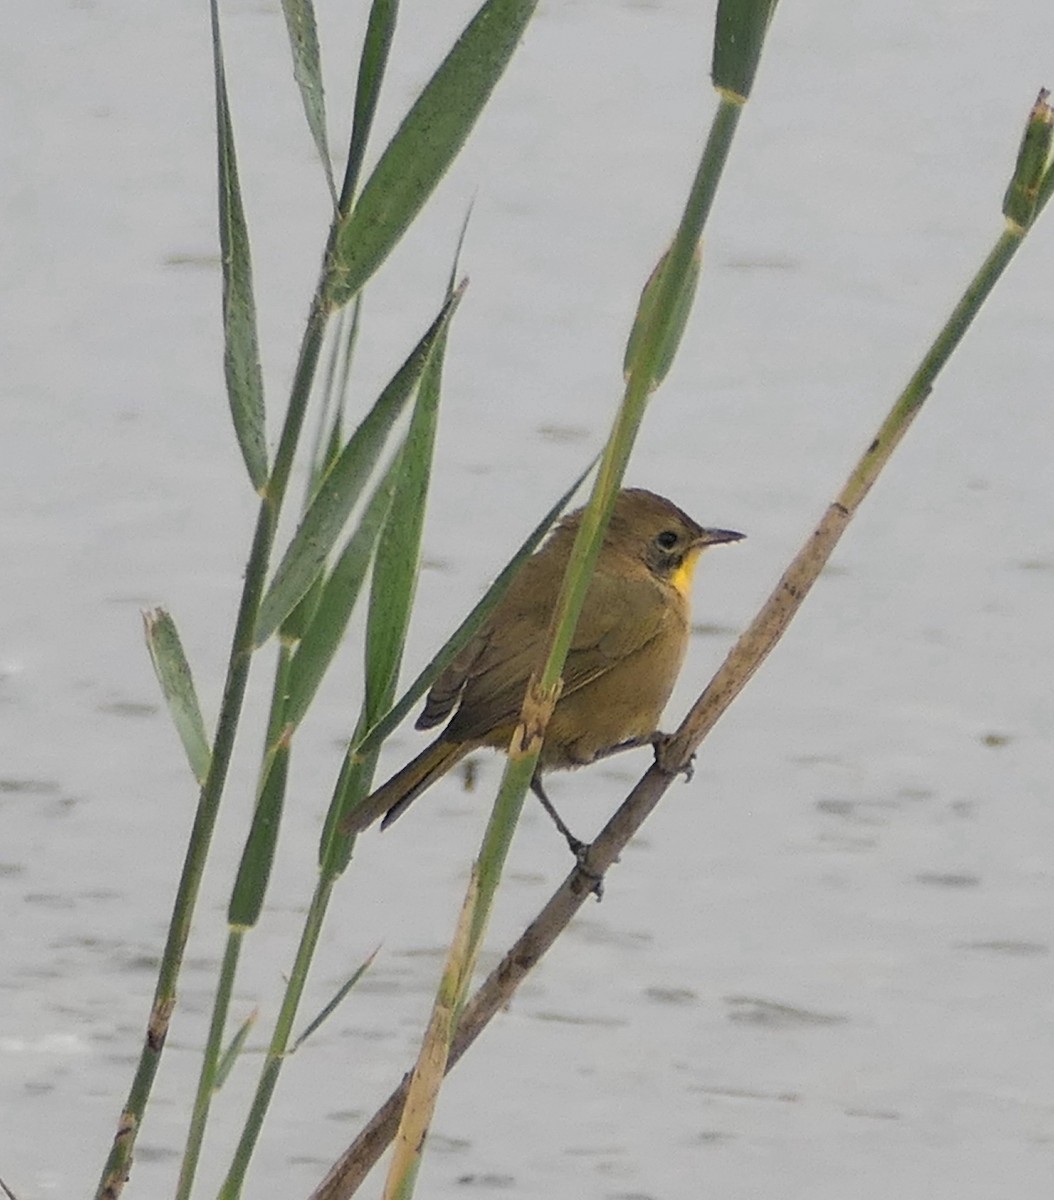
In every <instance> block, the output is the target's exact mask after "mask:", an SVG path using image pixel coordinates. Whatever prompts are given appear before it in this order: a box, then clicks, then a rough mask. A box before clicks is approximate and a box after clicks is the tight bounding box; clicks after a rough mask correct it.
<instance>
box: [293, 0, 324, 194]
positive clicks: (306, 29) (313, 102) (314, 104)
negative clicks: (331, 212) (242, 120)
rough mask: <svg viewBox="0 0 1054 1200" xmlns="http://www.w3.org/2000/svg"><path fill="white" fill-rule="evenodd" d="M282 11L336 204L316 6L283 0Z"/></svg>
mask: <svg viewBox="0 0 1054 1200" xmlns="http://www.w3.org/2000/svg"><path fill="white" fill-rule="evenodd" d="M282 11H283V12H284V13H285V24H286V28H287V29H288V30H289V45H290V47H291V49H292V51H293V78H294V79H295V80H296V85H297V87H298V88H299V89H300V99H301V101H302V103H303V105H304V116H306V117H307V127H308V129H310V130H311V136H312V137H313V138H314V139H315V147H316V149H317V150H318V156H319V158H321V159H322V169H323V170H324V171H325V172H326V183H327V184H328V185H329V194H330V195H331V196H332V197H333V203H334V204H336V202H337V185H336V183H335V182H334V181H333V164H332V162H331V161H330V157H329V138H328V134H327V132H326V94H325V90H324V89H323V87H322V60H321V55H320V54H319V49H318V29H317V27H316V25H315V6H314V4H313V3H312V0H282Z"/></svg>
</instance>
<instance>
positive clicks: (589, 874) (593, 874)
mask: <svg viewBox="0 0 1054 1200" xmlns="http://www.w3.org/2000/svg"><path fill="white" fill-rule="evenodd" d="M567 844H568V846H570V847H571V853H572V854H573V855H574V856H575V862H576V863H577V864H578V873H579V874H580V875H581V877H582V881H583V883H585V884H590V885H591V886H590V888H589V890H590V892H592V894H593V895H594V896H596V898H597V901H598V902H599V901H601V900H603V899H604V876H603V875H602V874H599V873H598V872H597V871H594V870H593V868H592V867H591V866H590V865H589V852H590V850H592V848H593V847H592V845H591V844H590V843H589V842H582V841H579V839H578V838H576V837H569V838H568V839H567Z"/></svg>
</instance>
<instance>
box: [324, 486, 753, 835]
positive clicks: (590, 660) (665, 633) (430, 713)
mask: <svg viewBox="0 0 1054 1200" xmlns="http://www.w3.org/2000/svg"><path fill="white" fill-rule="evenodd" d="M584 511H585V510H584V509H578V510H576V511H575V512H572V513H569V514H568V515H567V516H565V517H564V518H563V519H562V520H561V521H560V522H559V523H558V524H557V525H556V527H555V528H554V529H553V530H552V532H551V533H550V534H549V537H548V538H547V540H546V541H545V542H544V543H543V545H542V546H541V548H540V549H539V550H537V551H536V552H535V553H534V554H533V555H531V557H530V558H528V559H526V560H525V562H524V563H523V565H522V566H521V567H520V569H519V570H518V571H517V573H516V574H515V575H514V576H513V579H512V581H511V582H510V583H509V586H508V588H507V590H506V592H505V595H504V596H503V597H502V599H501V600H500V601H499V602H498V604H497V605H496V606H495V608H494V610H493V611H492V612H491V614H490V615H489V617H488V618H487V619H486V620H485V621H484V623H483V625H482V626H481V627H480V629H479V630H478V631H477V632H476V633H475V635H474V636H473V637H472V638H471V639H470V640H469V641H468V642H467V644H466V645H465V646H464V648H463V649H462V650H461V651H460V652H459V653H458V654H457V655H456V657H455V658H454V659H453V661H452V662H451V663H450V665H449V666H448V667H446V669H445V670H444V671H442V672H441V673H440V675H439V676H438V677H437V678H436V680H435V682H434V683H433V684H432V688H431V690H430V692H429V693H428V696H427V698H426V701H425V706H424V710H423V712H422V713H421V715H420V717H419V718H418V719H417V722H416V728H417V729H431V728H434V727H435V726H436V725H439V724H442V723H443V722H444V721H447V724H446V727H445V728H444V729H443V730H442V732H441V733H440V734H439V736H438V737H437V738H436V739H435V740H434V741H433V742H432V743H431V744H430V745H428V746H426V747H425V749H424V750H422V751H421V753H420V754H418V755H416V756H415V757H414V758H413V759H411V760H410V762H408V763H407V764H406V766H404V767H403V768H402V769H401V770H400V771H398V772H396V774H395V775H393V776H392V778H391V779H389V780H388V781H387V783H384V784H383V785H382V786H381V787H379V788H377V789H376V791H374V792H373V793H372V794H370V795H369V796H367V797H366V798H365V799H364V800H363V801H362V802H361V803H360V804H358V805H356V806H355V807H354V808H353V809H352V810H351V811H350V812H349V813H348V814H347V816H346V817H345V818H344V820H343V822H342V825H341V830H342V832H343V833H345V834H351V833H360V832H362V831H363V830H364V829H366V828H367V827H368V826H370V825H372V824H373V822H374V821H376V820H377V818H378V817H382V816H383V820H382V822H381V827H382V828H387V826H389V825H390V824H391V823H392V822H393V821H394V820H395V819H396V818H397V817H398V816H400V815H401V814H402V813H403V812H405V810H406V809H407V808H408V807H409V805H410V804H411V803H412V802H413V801H414V800H415V799H416V798H417V797H418V796H419V795H420V794H421V793H422V792H423V791H425V789H426V788H429V787H431V785H432V784H433V783H435V782H436V780H438V779H440V778H441V777H442V776H443V775H445V774H446V773H447V772H448V771H450V770H451V768H452V767H454V766H455V765H456V764H457V763H459V762H460V761H461V760H462V759H463V758H464V757H465V756H466V755H467V754H469V753H471V752H472V751H473V750H476V749H479V748H480V747H484V746H487V747H493V748H496V749H503V750H504V749H507V747H508V745H509V741H510V738H511V737H512V733H513V730H514V729H515V727H516V725H517V724H518V722H519V717H520V709H521V706H522V704H523V699H524V694H525V692H526V690H527V685H528V682H529V681H530V679H531V676H532V674H534V673H535V672H537V671H540V669H541V667H542V665H543V656H544V655H545V653H546V650H547V642H548V633H549V624H550V620H551V618H552V614H553V609H554V607H555V605H556V601H557V597H558V594H559V591H560V586H561V583H562V581H563V577H564V572H565V570H566V568H567V563H568V560H569V558H570V555H571V547H572V545H573V544H574V540H575V535H576V533H577V531H578V528H579V526H580V524H581V521H582V514H583V512H584ZM743 536H744V535H743V534H741V533H736V532H735V531H733V530H730V529H714V528H705V527H703V526H701V525H699V524H698V523H697V522H696V521H694V520H693V519H692V518H691V517H689V516H688V515H687V514H686V513H685V512H684V511H682V510H681V509H680V508H678V507H677V505H676V504H674V503H673V502H672V501H671V500H667V499H666V498H665V497H663V496H660V495H657V494H656V493H655V492H651V491H647V490H646V489H644V488H624V489H623V490H622V491H620V492H619V493H618V494H617V496H616V497H615V503H614V506H613V508H612V512H611V518H610V522H609V524H608V527H607V530H606V532H605V535H604V540H603V543H602V545H601V548H600V552H599V554H598V556H597V560H596V566H595V569H594V572H593V576H592V579H591V581H590V584H589V587H588V590H587V592H586V596H585V600H584V601H583V604H582V610H581V613H580V615H579V618H578V623H577V625H576V627H575V632H574V636H573V638H572V641H571V646H570V649H569V651H568V654H567V660H566V662H565V663H564V668H563V675H562V682H563V688H562V691H561V692H560V696H559V699H558V701H557V703H556V707H555V708H554V709H553V712H552V716H551V718H550V720H549V724H548V726H547V728H546V730H545V736H544V740H543V743H542V748H541V753H540V755H539V759H538V767H537V769H536V771H535V775H534V779H533V780H532V783H531V788H532V790H533V791H534V792H535V794H536V795H538V797H539V799H540V800H541V801H542V803H543V804H544V805H545V807H546V809H547V810H548V811H549V812H550V815H551V816H553V818H554V819H555V820H556V822H557V826H558V828H559V829H560V830H561V832H562V833H563V834H564V836H565V837H566V838H567V839H568V841H569V843H570V844H571V846H572V850H576V849H579V848H581V846H582V843H580V842H578V841H577V839H574V838H573V837H572V836H571V834H570V832H569V831H568V830H567V827H566V826H565V825H564V824H563V822H562V821H561V820H560V818H559V816H558V815H557V814H556V812H555V810H554V809H553V808H552V806H551V804H550V803H549V800H548V797H547V796H546V794H545V789H544V786H543V783H542V774H543V772H546V771H553V770H566V769H569V768H573V767H580V766H586V765H588V764H589V763H592V762H595V761H596V760H597V759H600V758H604V757H606V756H607V755H609V754H612V753H615V752H617V751H619V750H622V749H625V748H629V747H631V746H640V745H644V744H648V743H651V744H657V743H658V742H659V741H660V740H661V739H662V738H663V736H664V735H662V734H661V733H659V732H658V728H657V727H658V723H659V719H660V717H661V715H662V711H663V709H664V708H665V706H666V702H667V701H668V700H669V698H670V693H671V692H672V691H673V687H674V684H675V682H676V680H677V676H678V674H679V672H680V669H681V665H682V663H683V662H684V656H685V652H686V650H687V648H688V639H689V636H690V631H691V624H690V595H689V593H690V589H691V584H692V577H693V574H694V571H695V567H696V564H697V562H698V560H699V556H700V555H701V553H702V552H703V551H704V550H705V549H706V548H707V547H709V546H714V545H718V544H721V543H726V542H738V541H739V540H740V539H741V538H742V537H743Z"/></svg>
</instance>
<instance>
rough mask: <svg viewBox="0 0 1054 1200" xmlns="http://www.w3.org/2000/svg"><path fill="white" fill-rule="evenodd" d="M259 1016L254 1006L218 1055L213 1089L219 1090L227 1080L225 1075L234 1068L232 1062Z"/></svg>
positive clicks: (242, 1047)
mask: <svg viewBox="0 0 1054 1200" xmlns="http://www.w3.org/2000/svg"><path fill="white" fill-rule="evenodd" d="M259 1016H260V1010H259V1009H258V1008H254V1009H253V1010H252V1012H251V1013H250V1014H249V1015H248V1016H247V1017H246V1018H245V1020H244V1021H242V1023H241V1025H239V1026H238V1032H237V1033H236V1034H235V1035H234V1037H232V1038H231V1040H230V1044H229V1045H228V1046H227V1048H226V1049H225V1050H224V1052H223V1053H222V1054H221V1055H220V1060H219V1062H218V1063H217V1064H216V1078H215V1080H214V1081H213V1090H214V1091H217V1092H218V1091H219V1090H220V1088H221V1087H223V1085H224V1084H225V1083H226V1082H227V1077H228V1076H229V1075H230V1073H231V1071H232V1070H233V1068H234V1064H235V1063H236V1062H237V1061H238V1058H239V1056H240V1055H241V1052H242V1051H243V1050H244V1049H245V1042H246V1039H247V1038H248V1037H249V1034H250V1033H251V1032H252V1027H253V1026H254V1025H255V1024H256V1022H257V1019H258V1018H259Z"/></svg>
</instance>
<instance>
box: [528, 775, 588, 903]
mask: <svg viewBox="0 0 1054 1200" xmlns="http://www.w3.org/2000/svg"><path fill="white" fill-rule="evenodd" d="M531 791H532V792H534V794H535V795H536V796H537V797H538V799H539V800H540V801H541V804H542V807H543V808H544V809H545V811H546V812H547V813H548V814H549V816H550V818H551V819H552V822H553V824H554V825H555V826H556V828H557V829H558V830H559V832H560V836H561V837H562V838H563V839H564V841H565V842H566V843H567V847H568V849H569V850H570V851H571V853H572V854H573V855H574V857H575V862H576V863H577V864H578V871H579V874H580V875H581V876H582V879H583V882H584V883H587V884H589V885H590V888H589V890H590V891H591V892H592V893H593V895H594V896H596V898H597V899H598V900H600V899H602V898H603V895H604V876H603V875H602V874H598V873H597V872H596V871H594V870H593V868H592V867H591V866H590V865H589V851H590V850H591V849H592V848H593V847H592V845H591V844H590V843H589V842H583V841H582V839H581V838H577V837H575V835H574V834H573V833H572V832H571V830H570V829H568V828H567V826H566V825H565V824H564V820H563V818H562V817H561V816H560V814H559V813H558V812H557V811H556V809H555V808H554V807H553V804H552V801H551V800H550V799H549V797H548V796H547V795H546V794H545V787H544V785H543V784H542V777H541V774H536V775H535V777H534V778H533V779H532V780H531Z"/></svg>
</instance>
